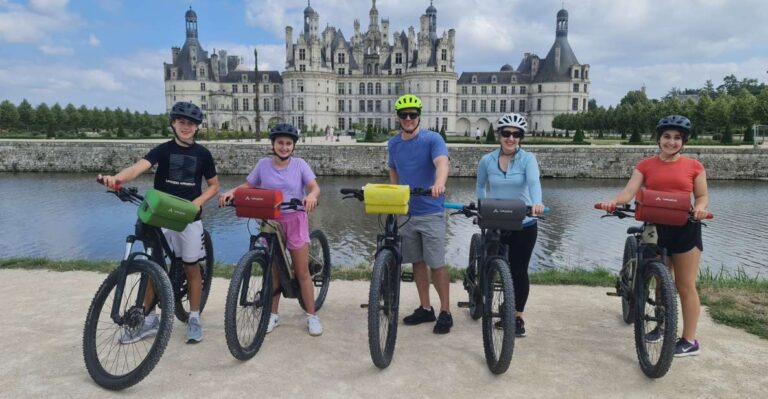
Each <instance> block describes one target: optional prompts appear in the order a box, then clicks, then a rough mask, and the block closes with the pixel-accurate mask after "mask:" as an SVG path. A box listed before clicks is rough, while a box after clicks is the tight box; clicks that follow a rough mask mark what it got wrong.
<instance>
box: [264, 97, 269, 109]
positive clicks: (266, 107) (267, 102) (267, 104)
mask: <svg viewBox="0 0 768 399" xmlns="http://www.w3.org/2000/svg"><path fill="white" fill-rule="evenodd" d="M264 111H266V112H269V99H268V98H265V99H264Z"/></svg>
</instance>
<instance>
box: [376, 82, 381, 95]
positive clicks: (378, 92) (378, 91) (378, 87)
mask: <svg viewBox="0 0 768 399" xmlns="http://www.w3.org/2000/svg"><path fill="white" fill-rule="evenodd" d="M376 94H381V83H379V82H376Z"/></svg>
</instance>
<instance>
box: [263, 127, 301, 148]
mask: <svg viewBox="0 0 768 399" xmlns="http://www.w3.org/2000/svg"><path fill="white" fill-rule="evenodd" d="M277 136H288V137H290V138H291V139H292V140H293V142H294V143H295V142H297V141H298V140H299V131H298V130H296V128H295V127H293V125H291V124H290V123H278V124H277V125H275V126H272V129H269V139H270V140H272V141H275V139H276V138H277Z"/></svg>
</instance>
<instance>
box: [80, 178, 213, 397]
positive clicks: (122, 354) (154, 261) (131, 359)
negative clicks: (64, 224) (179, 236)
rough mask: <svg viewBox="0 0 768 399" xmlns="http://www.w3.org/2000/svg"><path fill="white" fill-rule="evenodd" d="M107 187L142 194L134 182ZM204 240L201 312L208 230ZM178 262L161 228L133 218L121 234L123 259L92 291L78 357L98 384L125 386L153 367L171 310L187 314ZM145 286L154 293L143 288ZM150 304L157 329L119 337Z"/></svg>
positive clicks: (209, 252)
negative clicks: (134, 338) (130, 228)
mask: <svg viewBox="0 0 768 399" xmlns="http://www.w3.org/2000/svg"><path fill="white" fill-rule="evenodd" d="M108 192H109V193H111V194H114V195H116V196H117V198H119V199H120V200H121V201H123V202H131V203H134V204H137V205H141V204H142V201H143V200H144V197H143V196H141V195H139V194H138V190H137V189H136V188H135V187H132V188H125V187H118V188H117V190H115V191H108ZM137 242H139V243H141V244H142V247H143V248H142V249H141V250H138V249H134V245H135V244H136V243H137ZM203 243H204V248H205V253H206V259H205V263H204V264H203V265H201V266H200V268H201V273H202V281H203V291H202V297H201V301H200V311H201V312H202V311H203V308H204V307H205V303H206V301H207V298H208V293H209V292H210V286H211V277H212V274H213V246H212V243H211V238H210V235H209V234H208V232H207V231H204V238H203ZM166 260H169V261H170V267H168V264H167V263H166ZM183 268H184V266H183V263H182V262H181V259H178V258H176V256H175V254H174V252H173V250H172V249H171V248H170V246H169V244H168V241H167V240H166V238H165V235H164V234H163V232H162V229H161V228H160V227H155V226H150V225H148V224H145V223H143V222H142V221H141V220H138V221H137V222H136V224H135V228H134V234H132V235H129V236H128V237H126V246H125V255H124V257H123V260H122V261H121V262H120V265H119V266H118V267H117V269H115V270H114V271H112V272H111V273H110V274H109V276H107V278H106V279H105V280H104V282H103V283H102V284H101V286H100V287H99V289H98V290H97V291H96V295H95V296H94V298H93V301H92V302H91V305H90V308H89V309H88V314H87V316H86V318H85V328H84V330H83V358H84V360H85V365H86V368H87V369H88V373H89V374H90V375H91V377H92V378H93V379H94V381H96V383H97V384H99V385H101V386H102V387H104V388H107V389H113V390H120V389H124V388H127V387H130V386H132V385H134V384H136V383H138V382H139V381H141V380H142V379H144V377H146V376H147V375H148V374H149V373H150V372H151V371H152V369H153V368H154V367H155V365H156V364H157V362H158V361H159V360H160V357H161V356H162V354H163V352H164V351H165V347H166V346H167V344H168V339H169V338H170V335H171V330H172V329H173V314H174V313H175V314H176V317H177V318H178V319H179V320H181V321H186V320H187V318H188V317H189V312H188V310H187V308H188V299H187V293H188V292H187V282H186V275H185V273H184V270H183ZM148 289H149V290H150V291H149V292H151V293H153V295H150V294H147V290H148ZM105 305H106V306H105ZM153 310H157V311H159V320H160V322H159V328H158V332H157V334H156V335H155V336H154V337H148V338H146V339H142V340H140V341H138V342H133V343H122V342H121V337H123V336H124V335H126V334H132V333H135V332H136V331H138V330H139V329H141V328H142V325H143V324H144V319H145V317H146V316H147V315H148V314H149V313H150V312H151V311H153Z"/></svg>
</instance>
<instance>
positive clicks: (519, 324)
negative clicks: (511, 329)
mask: <svg viewBox="0 0 768 399" xmlns="http://www.w3.org/2000/svg"><path fill="white" fill-rule="evenodd" d="M515 336H516V337H524V336H525V321H523V318H522V317H515Z"/></svg>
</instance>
